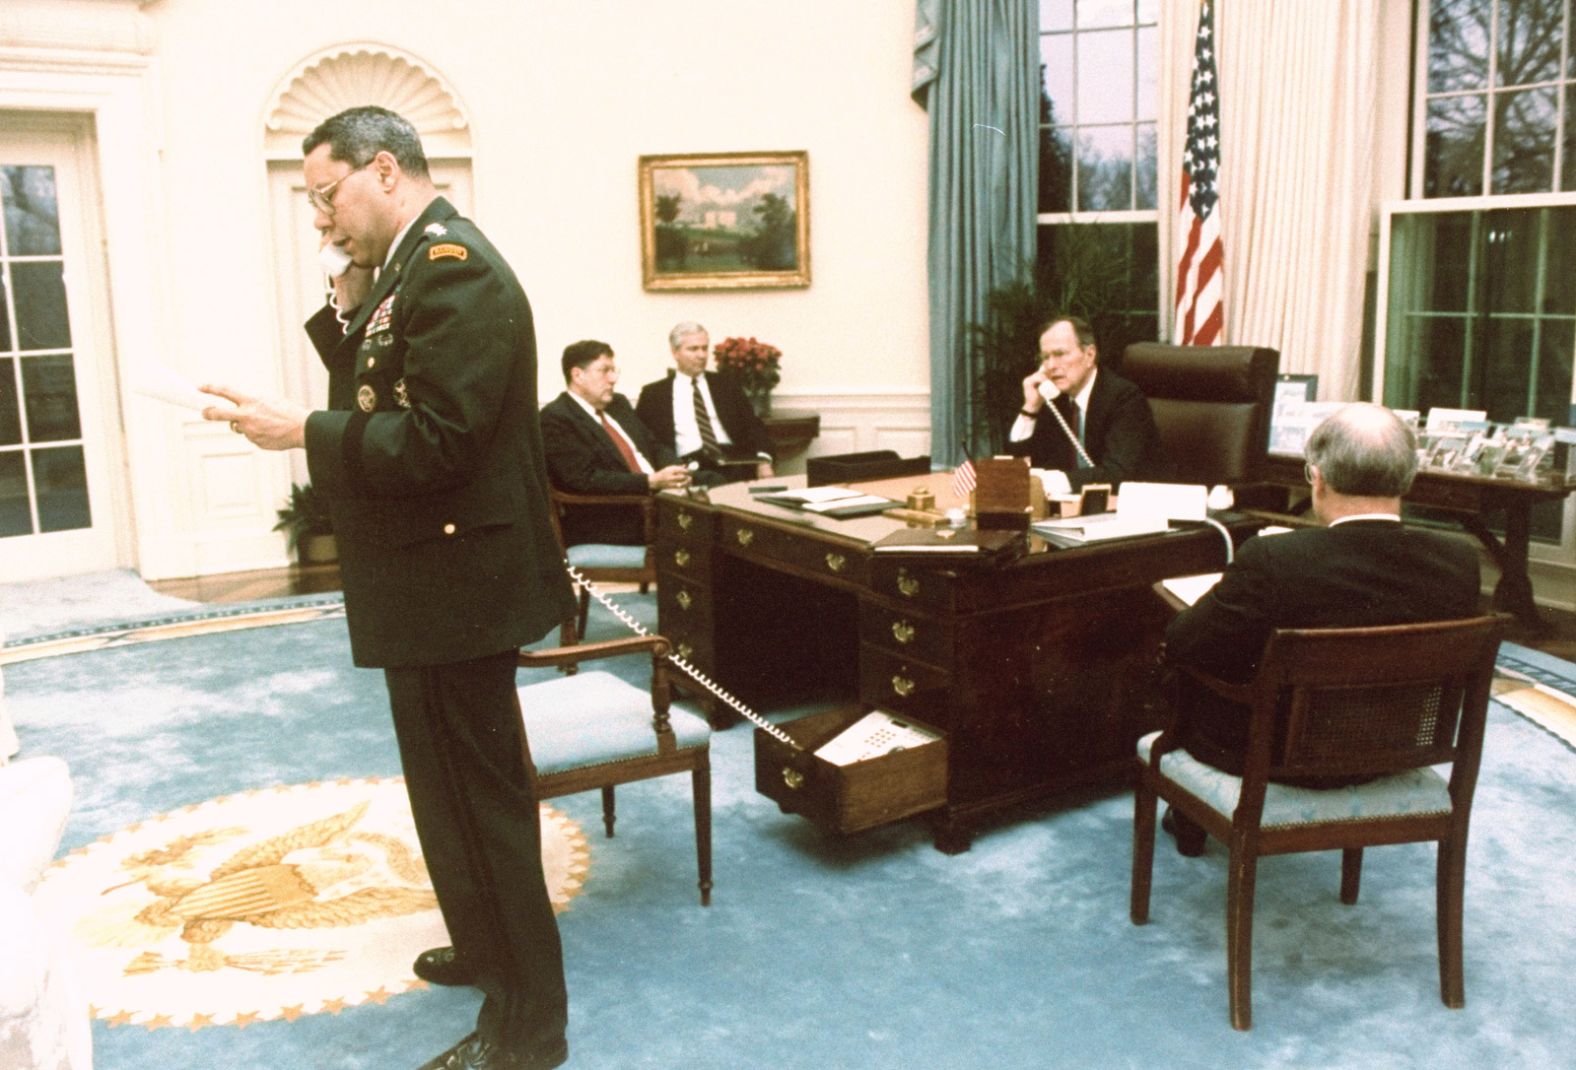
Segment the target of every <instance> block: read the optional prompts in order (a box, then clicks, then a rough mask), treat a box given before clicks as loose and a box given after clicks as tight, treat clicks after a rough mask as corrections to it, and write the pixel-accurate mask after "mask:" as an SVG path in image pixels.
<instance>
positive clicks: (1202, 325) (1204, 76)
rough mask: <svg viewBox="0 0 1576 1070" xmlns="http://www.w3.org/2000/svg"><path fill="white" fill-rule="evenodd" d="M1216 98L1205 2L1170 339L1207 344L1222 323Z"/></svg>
mask: <svg viewBox="0 0 1576 1070" xmlns="http://www.w3.org/2000/svg"><path fill="white" fill-rule="evenodd" d="M1219 175H1220V97H1219V93H1218V85H1217V83H1216V81H1215V4H1214V0H1204V8H1203V11H1201V12H1200V13H1199V17H1198V38H1197V40H1196V41H1195V43H1194V46H1193V90H1192V95H1191V97H1190V100H1189V103H1188V109H1187V146H1186V148H1185V149H1184V150H1183V157H1182V204H1181V207H1180V209H1179V212H1178V215H1177V245H1178V247H1179V248H1180V249H1181V250H1182V252H1181V255H1180V256H1179V257H1178V258H1177V299H1176V306H1175V313H1176V314H1175V317H1174V319H1173V325H1172V339H1173V340H1174V341H1175V342H1176V343H1178V344H1179V345H1188V346H1193V345H1197V346H1207V345H1214V344H1215V343H1216V342H1217V341H1219V340H1220V332H1221V328H1222V326H1223V325H1224V323H1225V318H1226V312H1225V299H1224V296H1223V290H1224V285H1225V272H1224V271H1223V270H1222V262H1223V260H1224V258H1225V253H1224V250H1223V248H1222V246H1221V242H1220V192H1219V187H1218V185H1217V181H1218V179H1219Z"/></svg>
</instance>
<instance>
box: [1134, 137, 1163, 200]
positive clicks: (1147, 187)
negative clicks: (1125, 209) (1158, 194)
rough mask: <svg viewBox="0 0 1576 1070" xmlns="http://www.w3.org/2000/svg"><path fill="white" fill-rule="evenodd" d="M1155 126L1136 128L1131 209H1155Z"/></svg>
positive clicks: (1156, 152)
mask: <svg viewBox="0 0 1576 1070" xmlns="http://www.w3.org/2000/svg"><path fill="white" fill-rule="evenodd" d="M1157 154H1158V150H1157V149H1156V148H1155V124H1154V123H1143V124H1141V125H1140V126H1139V127H1138V160H1137V163H1136V165H1135V167H1134V173H1133V182H1134V189H1133V207H1134V208H1153V207H1155V160H1156V157H1157Z"/></svg>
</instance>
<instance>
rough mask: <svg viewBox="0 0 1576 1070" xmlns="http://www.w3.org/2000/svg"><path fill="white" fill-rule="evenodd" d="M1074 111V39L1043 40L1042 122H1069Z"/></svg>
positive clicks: (1067, 36)
mask: <svg viewBox="0 0 1576 1070" xmlns="http://www.w3.org/2000/svg"><path fill="white" fill-rule="evenodd" d="M1076 119H1077V115H1076V114H1074V112H1073V36H1072V34H1070V33H1064V34H1053V35H1051V36H1049V37H1042V38H1040V122H1042V123H1058V122H1061V123H1070V122H1074V121H1075V120H1076Z"/></svg>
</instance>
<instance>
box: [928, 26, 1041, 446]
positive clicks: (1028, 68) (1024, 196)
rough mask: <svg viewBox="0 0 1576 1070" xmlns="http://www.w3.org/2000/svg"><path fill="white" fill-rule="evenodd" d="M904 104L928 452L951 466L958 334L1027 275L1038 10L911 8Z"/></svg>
mask: <svg viewBox="0 0 1576 1070" xmlns="http://www.w3.org/2000/svg"><path fill="white" fill-rule="evenodd" d="M916 7H917V10H916V17H915V23H914V27H915V32H914V87H913V94H914V100H915V101H916V102H917V103H919V104H920V106H922V107H924V108H925V109H926V110H927V111H928V112H929V113H930V236H929V238H930V242H929V271H930V452H931V458H932V460H933V461H934V462H936V463H937V464H938V465H944V466H948V467H950V466H952V465H954V464H957V463H958V462H959V461H960V460H962V457H961V453H960V451H961V446H962V443H963V442H964V441H965V440H967V441H968V447H969V450H970V451H971V452H975V453H976V455H977V453H978V451H983V450H984V449H986V448H987V443H986V435H985V434H984V428H983V427H982V428H981V429H980V432H981V433H980V434H979V435H978V436H976V435H975V434H974V429H973V423H974V422H973V418H972V417H973V405H972V400H973V396H974V392H975V390H976V384H977V381H978V378H979V376H978V373H977V369H976V367H975V362H974V360H973V357H972V354H971V345H970V338H969V324H971V323H983V322H984V321H985V316H986V311H985V309H986V306H985V297H986V294H988V293H989V292H990V291H991V290H993V289H995V288H996V287H998V286H1001V285H1004V284H1005V283H1008V282H1013V281H1017V280H1022V279H1024V278H1025V277H1026V276H1027V275H1028V274H1029V272H1030V271H1031V270H1032V267H1033V264H1034V222H1035V219H1034V217H1035V207H1036V201H1035V194H1036V190H1037V188H1038V186H1037V183H1038V179H1039V173H1038V165H1039V153H1038V151H1037V149H1038V144H1039V116H1038V106H1039V99H1040V48H1039V11H1038V8H1037V7H1036V5H1035V2H1034V0H917V5H916Z"/></svg>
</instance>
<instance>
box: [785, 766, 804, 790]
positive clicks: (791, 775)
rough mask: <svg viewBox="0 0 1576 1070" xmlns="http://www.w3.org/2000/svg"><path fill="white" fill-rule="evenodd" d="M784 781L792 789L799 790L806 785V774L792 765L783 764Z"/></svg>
mask: <svg viewBox="0 0 1576 1070" xmlns="http://www.w3.org/2000/svg"><path fill="white" fill-rule="evenodd" d="M783 783H784V784H786V785H788V789H789V790H790V791H798V790H799V789H800V788H802V787H804V774H803V773H801V772H799V770H797V769H794V768H791V767H790V766H786V765H785V766H783Z"/></svg>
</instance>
